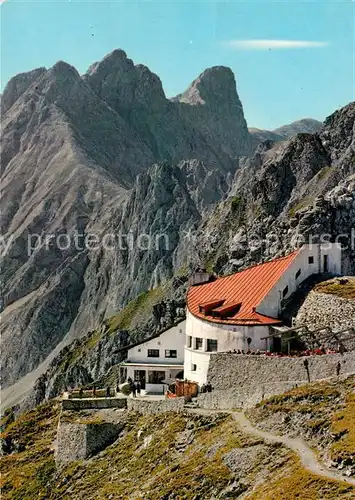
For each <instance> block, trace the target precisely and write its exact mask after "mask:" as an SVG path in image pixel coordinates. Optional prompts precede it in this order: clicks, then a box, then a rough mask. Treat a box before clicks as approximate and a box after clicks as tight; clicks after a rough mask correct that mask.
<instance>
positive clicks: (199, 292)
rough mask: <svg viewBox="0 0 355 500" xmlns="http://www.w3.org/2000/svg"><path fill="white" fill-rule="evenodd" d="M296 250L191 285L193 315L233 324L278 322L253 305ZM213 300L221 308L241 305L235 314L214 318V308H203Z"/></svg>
mask: <svg viewBox="0 0 355 500" xmlns="http://www.w3.org/2000/svg"><path fill="white" fill-rule="evenodd" d="M298 253H299V250H296V251H294V252H292V253H291V254H289V255H287V256H286V257H281V258H279V259H275V260H272V261H270V262H265V263H264V264H259V265H257V266H253V267H250V268H249V269H245V270H244V271H241V272H239V273H236V274H231V275H230V276H225V277H223V278H218V279H217V280H215V281H212V282H210V283H206V284H204V285H195V286H192V287H190V289H189V291H188V294H187V307H188V309H189V311H190V312H191V313H192V314H193V315H194V316H197V317H199V318H201V319H204V320H207V321H211V322H213V323H223V324H234V325H275V324H278V323H280V320H278V319H277V318H271V317H268V316H265V315H263V314H260V313H258V312H257V310H256V309H257V306H258V305H259V304H260V303H261V301H262V300H263V299H264V297H265V296H266V295H267V294H268V293H269V291H270V290H271V289H272V288H273V287H274V286H275V285H276V283H277V282H278V281H279V279H280V278H281V276H282V275H283V274H284V272H285V271H286V269H287V268H288V267H289V265H290V264H291V263H292V262H293V261H294V259H295V258H296V256H297V255H298ZM222 301H223V303H222V304H221V302H222ZM214 303H215V304H216V306H217V307H218V308H219V309H221V308H222V309H224V306H229V305H230V304H239V303H241V306H240V308H239V310H238V308H236V312H235V314H234V315H230V316H228V317H224V318H216V317H213V316H212V314H213V310H214V308H213V309H211V310H210V308H207V307H206V309H205V308H204V306H206V305H213V304H214ZM201 306H202V307H201ZM232 312H233V309H232ZM215 316H216V315H215Z"/></svg>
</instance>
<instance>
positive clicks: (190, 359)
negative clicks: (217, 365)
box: [184, 311, 269, 384]
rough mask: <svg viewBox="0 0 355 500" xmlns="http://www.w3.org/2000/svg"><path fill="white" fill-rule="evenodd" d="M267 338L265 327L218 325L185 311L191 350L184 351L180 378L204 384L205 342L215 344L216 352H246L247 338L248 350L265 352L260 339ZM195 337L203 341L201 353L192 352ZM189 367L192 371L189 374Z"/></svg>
mask: <svg viewBox="0 0 355 500" xmlns="http://www.w3.org/2000/svg"><path fill="white" fill-rule="evenodd" d="M268 335H269V327H267V326H243V325H222V324H219V323H212V322H209V321H205V320H203V319H200V318H197V317H196V316H194V315H193V314H191V313H190V312H189V311H187V313H186V339H187V337H188V336H191V337H192V347H191V348H189V347H187V344H186V347H185V361H184V378H186V379H188V380H191V381H193V382H198V383H199V384H203V383H206V382H207V371H208V365H209V359H210V353H209V352H207V339H211V340H217V352H228V351H233V349H236V350H237V349H244V350H247V349H248V347H249V346H248V343H247V338H248V337H250V338H251V339H252V342H251V344H250V348H251V349H265V341H263V340H261V338H262V337H267V336H268ZM196 337H198V338H202V339H203V344H202V349H200V350H196V349H195V339H196ZM192 364H195V365H196V371H192V369H191V368H192Z"/></svg>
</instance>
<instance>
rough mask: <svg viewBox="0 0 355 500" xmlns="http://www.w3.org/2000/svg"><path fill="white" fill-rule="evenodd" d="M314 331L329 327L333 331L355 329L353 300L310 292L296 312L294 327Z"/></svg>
mask: <svg viewBox="0 0 355 500" xmlns="http://www.w3.org/2000/svg"><path fill="white" fill-rule="evenodd" d="M305 324H306V325H308V326H309V328H310V329H311V330H312V329H316V328H319V327H321V326H324V325H325V326H329V327H330V328H331V329H332V330H334V331H339V330H342V329H344V328H350V327H352V328H354V327H355V300H349V299H344V298H342V297H337V296H336V295H331V294H329V293H319V292H315V291H312V292H310V293H309V294H308V296H307V298H306V300H305V301H304V303H303V304H302V306H301V307H300V310H299V311H298V314H297V317H296V320H295V325H296V326H297V325H305Z"/></svg>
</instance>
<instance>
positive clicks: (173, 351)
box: [165, 349, 177, 358]
mask: <svg viewBox="0 0 355 500" xmlns="http://www.w3.org/2000/svg"><path fill="white" fill-rule="evenodd" d="M167 353H169V354H167ZM172 353H175V356H174V355H172ZM165 357H166V358H177V350H176V349H165Z"/></svg>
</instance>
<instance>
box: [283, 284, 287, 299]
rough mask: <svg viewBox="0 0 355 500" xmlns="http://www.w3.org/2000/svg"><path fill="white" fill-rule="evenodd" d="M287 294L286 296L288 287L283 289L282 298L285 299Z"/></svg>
mask: <svg viewBox="0 0 355 500" xmlns="http://www.w3.org/2000/svg"><path fill="white" fill-rule="evenodd" d="M287 294H288V286H286V287H285V288H284V289H283V292H282V297H283V298H285V297H286V295H287Z"/></svg>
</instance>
